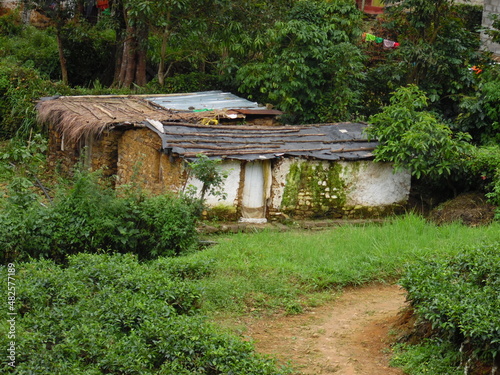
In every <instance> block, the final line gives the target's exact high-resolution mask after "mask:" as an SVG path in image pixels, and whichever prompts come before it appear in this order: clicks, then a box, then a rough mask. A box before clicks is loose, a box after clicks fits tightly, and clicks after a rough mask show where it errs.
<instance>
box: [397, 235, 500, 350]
mask: <svg viewBox="0 0 500 375" xmlns="http://www.w3.org/2000/svg"><path fill="white" fill-rule="evenodd" d="M401 284H402V285H403V287H404V288H405V289H406V290H407V291H408V299H409V300H410V302H411V304H412V305H413V307H414V308H415V311H416V313H417V314H418V315H419V316H420V317H421V318H423V319H425V320H427V321H429V322H431V323H432V326H433V327H434V328H435V329H437V330H438V331H439V332H441V333H442V334H443V335H444V336H445V337H447V338H448V339H449V340H451V341H452V342H453V343H454V344H456V345H458V346H459V345H461V344H464V343H465V344H467V345H468V346H469V347H471V348H473V350H474V353H476V354H478V356H479V357H482V358H485V359H495V358H496V356H497V355H498V353H499V351H500V316H499V315H498V312H499V311H500V298H499V296H500V243H494V244H490V245H481V246H477V247H474V248H468V249H464V250H463V251H461V252H460V253H458V254H457V255H455V256H453V257H449V258H444V259H438V260H434V261H428V260H427V261H422V262H420V263H417V264H412V266H411V267H409V268H408V269H407V270H406V273H405V275H404V276H403V278H402V280H401Z"/></svg>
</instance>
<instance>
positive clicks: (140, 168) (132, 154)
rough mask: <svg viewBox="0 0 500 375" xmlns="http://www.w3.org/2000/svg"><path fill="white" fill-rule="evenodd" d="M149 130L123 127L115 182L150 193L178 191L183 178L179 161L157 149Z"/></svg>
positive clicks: (159, 141) (183, 173) (182, 169)
mask: <svg viewBox="0 0 500 375" xmlns="http://www.w3.org/2000/svg"><path fill="white" fill-rule="evenodd" d="M161 146H162V144H161V139H160V137H159V136H158V135H157V134H156V133H154V132H153V131H151V130H149V129H147V128H142V129H131V130H127V131H126V132H125V133H124V134H123V136H122V137H120V139H119V142H118V168H117V170H118V172H117V176H118V182H117V183H118V184H136V185H137V186H138V187H140V188H143V189H145V190H146V191H148V192H150V193H152V194H162V193H165V192H167V191H179V189H181V188H182V187H183V185H184V182H185V180H186V173H185V171H184V168H183V164H182V163H183V162H182V161H181V160H180V159H179V158H173V157H170V156H168V155H165V154H164V153H163V152H161Z"/></svg>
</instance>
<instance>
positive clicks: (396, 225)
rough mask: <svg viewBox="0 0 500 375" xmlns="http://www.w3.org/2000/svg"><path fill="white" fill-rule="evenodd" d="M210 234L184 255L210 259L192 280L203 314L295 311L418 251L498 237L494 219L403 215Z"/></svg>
mask: <svg viewBox="0 0 500 375" xmlns="http://www.w3.org/2000/svg"><path fill="white" fill-rule="evenodd" d="M216 240H217V241H218V244H217V245H215V246H213V247H210V248H208V249H205V250H203V251H201V252H197V253H194V254H191V255H189V256H187V257H185V258H184V260H185V261H187V262H195V263H197V262H210V263H211V267H212V272H211V274H210V276H208V277H204V278H203V279H201V280H199V283H200V286H201V287H202V288H203V308H204V310H205V311H206V312H207V313H210V312H219V313H221V312H238V311H239V312H244V311H247V310H249V309H252V310H254V311H255V310H256V309H257V310H269V309H270V310H274V309H283V308H284V309H285V310H286V311H288V312H290V313H294V312H300V311H302V308H303V307H304V306H307V305H308V304H317V303H321V301H322V300H324V299H325V298H328V295H329V294H331V293H330V291H331V290H332V289H336V288H339V287H342V286H346V285H359V284H362V283H366V282H370V281H382V282H394V281H395V280H397V278H398V276H399V275H400V274H401V271H402V270H403V268H404V267H405V265H407V264H409V263H411V262H414V261H416V260H417V259H419V258H424V259H430V258H433V257H437V256H442V255H447V254H454V253H456V252H457V251H459V250H460V249H461V248H463V247H464V246H473V245H477V244H480V243H483V242H484V243H489V242H496V241H500V223H494V224H492V225H490V226H487V227H475V228H471V227H466V226H463V225H460V224H458V223H457V224H450V225H444V226H439V227H438V226H436V225H434V224H431V223H428V222H426V221H425V220H424V219H423V218H421V217H419V216H415V215H408V216H404V217H399V218H396V219H394V220H392V221H390V222H388V223H386V224H384V225H375V224H367V225H364V226H349V225H347V226H343V227H337V228H334V229H328V230H324V231H320V232H318V231H311V232H309V231H291V232H276V231H264V232H258V233H246V234H245V233H240V234H235V235H225V236H220V237H217V239H216Z"/></svg>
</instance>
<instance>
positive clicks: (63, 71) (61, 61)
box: [56, 29, 68, 85]
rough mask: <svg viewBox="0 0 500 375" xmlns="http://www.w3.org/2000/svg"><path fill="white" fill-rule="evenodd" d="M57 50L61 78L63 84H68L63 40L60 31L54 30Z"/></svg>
mask: <svg viewBox="0 0 500 375" xmlns="http://www.w3.org/2000/svg"><path fill="white" fill-rule="evenodd" d="M56 39H57V50H58V51H59V64H60V65H61V78H62V81H63V83H64V84H65V85H67V84H68V69H67V67H66V58H65V57H64V50H63V42H62V39H61V31H60V30H59V29H58V30H57V31H56Z"/></svg>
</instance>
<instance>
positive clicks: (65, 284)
mask: <svg viewBox="0 0 500 375" xmlns="http://www.w3.org/2000/svg"><path fill="white" fill-rule="evenodd" d="M15 266H16V268H15V270H16V271H15V276H14V278H15V285H16V294H17V300H16V302H15V304H14V306H15V311H16V312H17V314H16V315H15V342H16V349H15V350H16V354H15V368H13V367H11V366H9V365H8V364H7V363H6V362H5V361H2V365H1V366H2V367H1V369H2V370H1V372H2V373H4V374H10V373H13V374H28V373H36V374H40V375H49V374H50V375H67V374H88V375H90V374H96V375H97V374H104V373H105V374H117V375H118V374H141V375H148V374H151V375H152V374H165V375H167V374H168V375H180V374H186V375H187V374H259V375H264V374H279V373H285V371H284V370H283V371H280V370H279V369H278V368H277V367H276V366H275V365H274V363H273V362H272V361H270V360H267V359H264V358H261V357H259V356H257V355H255V354H254V353H253V350H252V346H251V344H249V343H247V342H243V341H241V340H240V339H238V338H236V337H234V336H230V335H228V334H223V333H219V332H218V331H217V329H216V328H215V327H214V326H213V325H211V324H209V323H208V322H207V321H206V320H205V319H203V318H202V317H201V316H200V315H199V314H197V310H198V306H199V301H200V290H199V289H198V288H197V287H195V286H194V284H193V283H192V282H191V281H192V280H193V279H196V278H197V277H200V276H201V275H204V274H206V273H207V272H209V269H210V268H209V266H208V265H207V264H204V263H198V264H194V263H192V262H191V263H189V262H183V261H182V260H181V259H178V260H177V261H172V260H170V259H168V258H163V259H159V260H157V261H154V262H152V263H149V264H139V263H138V261H137V259H136V257H134V256H133V255H130V254H128V255H103V254H101V255H95V254H94V255H91V254H79V255H75V256H71V257H69V261H68V265H67V266H66V267H64V268H63V267H61V266H58V265H56V264H54V263H53V262H52V261H48V260H40V261H31V262H29V263H22V264H21V263H16V264H15ZM10 269H11V270H12V269H13V268H12V267H10ZM0 270H1V274H2V276H4V277H6V271H7V268H6V267H5V266H2V267H0ZM186 270H190V271H189V272H186ZM6 285H7V283H5V282H4V283H1V284H0V292H1V294H2V295H7V290H6ZM2 306H3V307H2V309H4V308H5V307H6V306H8V305H7V304H6V303H4V304H2ZM2 311H3V310H2ZM5 315H6V314H4V316H5ZM10 327H11V326H10V323H9V322H8V321H7V320H6V319H3V320H2V322H1V324H0V332H1V334H0V345H2V347H5V348H6V350H7V348H9V345H10V341H12V340H13V339H12V338H9V334H10V333H12V331H11V330H10Z"/></svg>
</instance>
